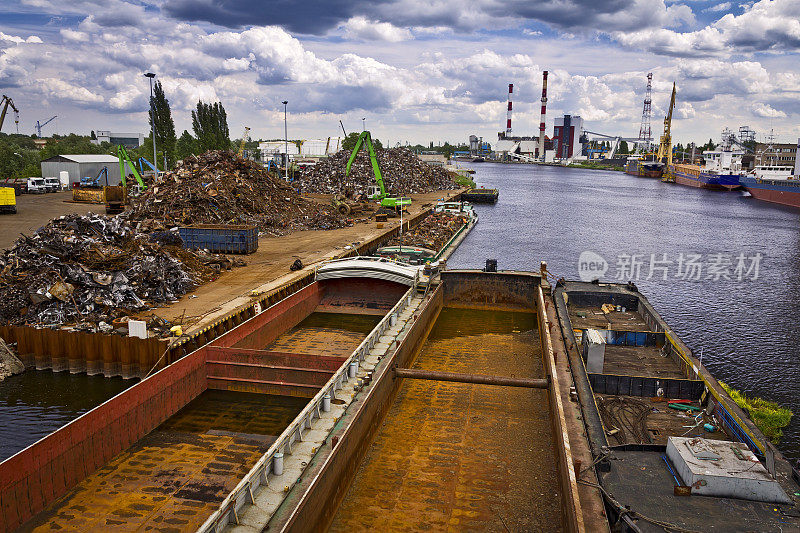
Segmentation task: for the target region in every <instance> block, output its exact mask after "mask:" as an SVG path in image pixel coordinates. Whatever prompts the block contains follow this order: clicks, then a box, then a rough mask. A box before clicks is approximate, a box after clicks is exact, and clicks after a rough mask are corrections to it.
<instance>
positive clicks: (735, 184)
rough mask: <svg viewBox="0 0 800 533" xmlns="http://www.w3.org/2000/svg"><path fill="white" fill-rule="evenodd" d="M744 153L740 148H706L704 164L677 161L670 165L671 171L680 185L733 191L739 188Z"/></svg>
mask: <svg viewBox="0 0 800 533" xmlns="http://www.w3.org/2000/svg"><path fill="white" fill-rule="evenodd" d="M743 155H744V152H743V151H740V150H706V151H705V152H703V158H704V160H705V162H704V163H703V164H702V165H695V164H691V163H676V164H674V165H672V166H671V167H670V172H671V174H672V176H673V177H674V180H675V183H678V184H680V185H688V186H689V187H698V188H700V189H711V190H717V191H724V190H728V191H732V190H735V189H738V188H739V177H740V175H741V174H742V156H743Z"/></svg>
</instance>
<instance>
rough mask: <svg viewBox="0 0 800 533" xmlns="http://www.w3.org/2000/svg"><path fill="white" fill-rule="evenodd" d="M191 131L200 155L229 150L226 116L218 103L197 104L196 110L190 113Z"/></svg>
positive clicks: (201, 102) (229, 141)
mask: <svg viewBox="0 0 800 533" xmlns="http://www.w3.org/2000/svg"><path fill="white" fill-rule="evenodd" d="M192 129H193V130H194V135H195V138H196V139H197V150H198V152H200V153H203V152H206V151H208V150H229V149H230V147H231V140H230V133H229V132H228V115H227V114H226V113H225V108H224V107H222V104H221V103H220V102H214V103H213V104H206V103H204V102H203V101H202V100H201V101H199V102H197V109H196V110H195V111H192Z"/></svg>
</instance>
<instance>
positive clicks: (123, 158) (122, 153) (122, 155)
mask: <svg viewBox="0 0 800 533" xmlns="http://www.w3.org/2000/svg"><path fill="white" fill-rule="evenodd" d="M117 158H118V159H119V176H120V179H121V180H122V186H123V187H127V186H128V183H127V179H126V173H125V165H126V164H127V165H128V166H130V167H131V174H133V177H134V178H136V182H137V183H138V184H139V187H140V189H141V190H142V191H143V190H145V189H146V188H147V186H146V185H145V184H144V180H142V176H141V175H140V174H139V171H138V170H136V165H134V164H133V162H132V161H131V158H130V157H128V151H127V150H126V149H125V147H124V146H122V145H121V144H120V145H119V146H117Z"/></svg>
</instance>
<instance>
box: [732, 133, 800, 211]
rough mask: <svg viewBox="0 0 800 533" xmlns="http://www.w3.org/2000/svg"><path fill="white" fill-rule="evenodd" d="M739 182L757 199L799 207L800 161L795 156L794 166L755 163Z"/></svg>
mask: <svg viewBox="0 0 800 533" xmlns="http://www.w3.org/2000/svg"><path fill="white" fill-rule="evenodd" d="M797 153H798V154H800V139H798V141H797ZM739 184H740V185H741V186H742V187H744V188H745V189H746V190H747V192H749V193H750V194H751V195H752V196H753V198H756V199H757V200H763V201H765V202H772V203H774V204H781V205H787V206H790V207H800V161H798V160H797V158H795V166H794V167H791V166H788V165H778V164H765V165H757V166H756V167H755V168H754V169H753V172H750V173H747V174H745V175H742V176H741V177H740V178H739Z"/></svg>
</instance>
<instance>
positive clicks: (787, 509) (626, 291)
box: [554, 281, 800, 533]
mask: <svg viewBox="0 0 800 533" xmlns="http://www.w3.org/2000/svg"><path fill="white" fill-rule="evenodd" d="M554 298H555V301H556V305H557V309H558V315H559V321H560V324H561V330H562V333H563V336H564V340H565V343H566V347H567V352H568V356H569V363H570V367H571V370H572V374H573V378H574V381H575V388H576V391H575V392H576V396H577V400H578V403H579V405H580V407H581V410H582V414H583V417H582V418H583V420H584V425H585V429H586V435H587V438H588V440H589V444H590V447H591V449H592V454H593V464H595V465H596V467H595V474H596V479H597V482H595V481H593V480H592V481H589V480H586V479H581V480H579V482H580V483H583V484H588V485H591V486H596V487H598V488H600V489H601V490H602V492H603V495H604V499H605V503H606V510H607V514H608V517H609V522H610V525H611V527H612V528H613V529H614V530H619V531H623V532H628V531H632V532H645V533H649V532H665V531H683V530H687V531H711V530H714V531H775V532H779V531H787V530H800V484H799V483H800V473H798V472H797V471H794V470H793V468H792V466H791V465H790V464H789V462H788V461H787V460H785V459H784V458H783V456H782V455H781V454H780V452H779V451H778V450H777V449H776V448H775V447H774V445H773V444H772V443H771V442H769V441H768V440H767V439H766V438H765V437H764V435H763V434H762V433H761V432H760V431H759V430H758V428H756V427H755V425H754V424H753V422H752V421H751V420H750V419H749V418H748V417H747V415H746V414H745V413H744V412H743V411H742V410H741V409H740V408H739V407H738V406H737V405H736V404H735V402H733V400H732V399H731V398H730V397H729V396H728V395H727V393H726V392H725V391H724V389H722V387H721V386H720V385H719V383H718V382H717V381H716V380H715V379H714V378H713V376H712V375H711V374H710V373H709V372H708V370H707V369H706V368H705V367H704V366H703V365H702V364H701V363H700V362H699V361H698V360H697V359H696V358H695V357H694V356H693V355H692V353H691V350H689V348H688V347H687V346H686V345H685V344H684V343H683V342H682V341H681V340H680V339H679V338H678V336H677V335H676V334H675V332H674V331H672V329H671V328H669V326H668V325H667V324H666V323H665V322H664V320H663V319H662V318H661V316H660V315H659V314H658V313H657V312H656V311H655V309H654V308H653V307H652V306H651V305H650V303H649V302H648V301H647V299H646V298H645V297H644V296H643V295H641V294H640V293H639V292H638V291H637V290H636V288H635V287H634V286H631V285H627V286H625V285H615V284H593V283H582V282H569V281H567V282H561V283H559V286H558V287H557V289H556V291H555V296H554ZM623 308H624V309H625V310H624V311H622V309H623ZM679 450H682V451H679ZM728 461H729V462H728ZM718 465H719V468H718V467H717V466H718ZM722 465H725V466H724V467H723V466H722ZM712 471H714V472H716V471H719V472H720V474H719V475H717V474H713V473H712ZM692 472H696V474H692V475H694V476H695V477H687V476H689V475H690V474H691V473H692ZM715 476H716V477H715ZM732 487H736V489H733V488H732ZM734 490H735V491H736V492H733V491H734ZM734 495H735V496H737V497H734Z"/></svg>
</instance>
